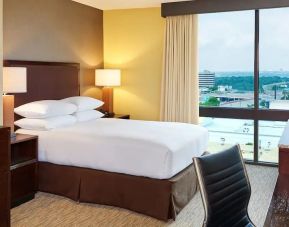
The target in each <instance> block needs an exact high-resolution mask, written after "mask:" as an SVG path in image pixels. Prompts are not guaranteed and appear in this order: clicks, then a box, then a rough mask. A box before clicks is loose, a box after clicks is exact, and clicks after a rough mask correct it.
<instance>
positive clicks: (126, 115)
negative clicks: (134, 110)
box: [112, 114, 130, 118]
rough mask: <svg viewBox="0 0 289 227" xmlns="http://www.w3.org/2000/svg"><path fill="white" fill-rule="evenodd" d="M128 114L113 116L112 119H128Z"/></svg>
mask: <svg viewBox="0 0 289 227" xmlns="http://www.w3.org/2000/svg"><path fill="white" fill-rule="evenodd" d="M129 116H130V115H129V114H115V115H114V116H113V117H112V118H123V117H129Z"/></svg>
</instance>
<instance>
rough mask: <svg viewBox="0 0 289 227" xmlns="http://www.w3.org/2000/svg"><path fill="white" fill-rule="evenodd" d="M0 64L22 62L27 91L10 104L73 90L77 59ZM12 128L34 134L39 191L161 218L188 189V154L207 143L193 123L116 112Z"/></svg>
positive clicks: (192, 179) (177, 206)
mask: <svg viewBox="0 0 289 227" xmlns="http://www.w3.org/2000/svg"><path fill="white" fill-rule="evenodd" d="M4 65H5V66H24V67H27V69H28V75H27V77H28V79H27V84H28V89H27V90H28V92H27V93H26V94H15V106H16V107H17V106H20V105H22V104H25V103H28V102H31V101H36V100H43V99H62V98H67V97H70V96H76V95H79V75H78V74H79V65H78V64H75V63H46V62H22V61H21V62H20V61H5V62H4ZM44 81H45V82H44ZM67 84H69V86H67ZM17 117H18V118H19V116H17ZM17 132H19V133H23V134H34V135H38V136H39V164H38V173H39V179H38V182H39V185H38V190H39V191H43V192H48V193H53V194H57V195H62V196H66V197H68V198H70V199H73V200H75V201H79V202H88V203H97V204H103V205H110V206H118V207H121V208H126V209H129V210H132V211H136V212H139V213H142V214H145V215H149V216H152V217H155V218H157V219H161V220H165V221H166V220H169V219H175V218H176V216H177V214H178V213H179V212H180V211H181V210H182V209H183V208H184V207H185V206H186V204H187V203H188V202H189V201H190V200H191V199H192V197H193V196H194V194H195V192H196V190H197V179H196V174H195V170H194V168H193V164H192V157H194V156H200V155H202V154H203V153H204V152H205V150H206V146H207V143H208V132H207V130H206V129H204V128H202V127H199V126H195V125H189V124H180V123H167V122H151V121H135V120H122V119H97V120H93V121H89V122H82V123H77V124H75V125H73V126H70V127H65V128H60V129H54V130H51V131H42V132H41V131H31V130H23V129H19V130H18V131H17Z"/></svg>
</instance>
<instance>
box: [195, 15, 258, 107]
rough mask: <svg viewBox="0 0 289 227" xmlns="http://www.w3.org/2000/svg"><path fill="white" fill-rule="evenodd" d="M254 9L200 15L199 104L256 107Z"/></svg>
mask: <svg viewBox="0 0 289 227" xmlns="http://www.w3.org/2000/svg"><path fill="white" fill-rule="evenodd" d="M254 18H255V14H254V11H243V12H229V13H212V14H205V15H200V16H199V20H200V26H199V34H200V35H199V53H200V54H199V58H200V73H199V74H200V75H199V78H200V80H199V85H200V92H201V93H200V105H201V106H220V107H236V108H252V107H254Z"/></svg>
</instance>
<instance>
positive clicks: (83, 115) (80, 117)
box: [73, 110, 104, 122]
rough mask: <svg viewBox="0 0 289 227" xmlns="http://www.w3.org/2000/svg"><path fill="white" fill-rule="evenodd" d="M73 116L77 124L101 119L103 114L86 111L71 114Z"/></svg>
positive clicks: (95, 111)
mask: <svg viewBox="0 0 289 227" xmlns="http://www.w3.org/2000/svg"><path fill="white" fill-rule="evenodd" d="M73 116H75V117H76V119H77V121H78V122H83V121H91V120H95V119H98V118H102V117H103V116H104V114H103V113H101V112H99V111H97V110H87V111H82V112H76V113H74V114H73Z"/></svg>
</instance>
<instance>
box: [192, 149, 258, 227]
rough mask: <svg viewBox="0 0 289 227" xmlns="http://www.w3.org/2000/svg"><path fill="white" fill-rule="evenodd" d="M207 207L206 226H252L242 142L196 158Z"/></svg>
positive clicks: (204, 224) (203, 198) (201, 189)
mask: <svg viewBox="0 0 289 227" xmlns="http://www.w3.org/2000/svg"><path fill="white" fill-rule="evenodd" d="M194 164H195V168H196V172H197V176H198V180H199V185H200V191H201V195H202V200H203V204H204V208H205V220H204V223H203V226H204V227H205V226H206V227H219V226H220V227H253V226H254V224H253V223H252V221H251V220H250V218H249V215H248V203H249V200H250V196H251V187H250V183H249V179H248V175H247V172H246V169H245V165H244V162H243V158H242V155H241V151H240V147H239V145H236V146H234V147H232V148H230V149H228V150H225V151H223V152H220V153H216V154H210V155H205V156H202V157H198V158H194Z"/></svg>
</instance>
